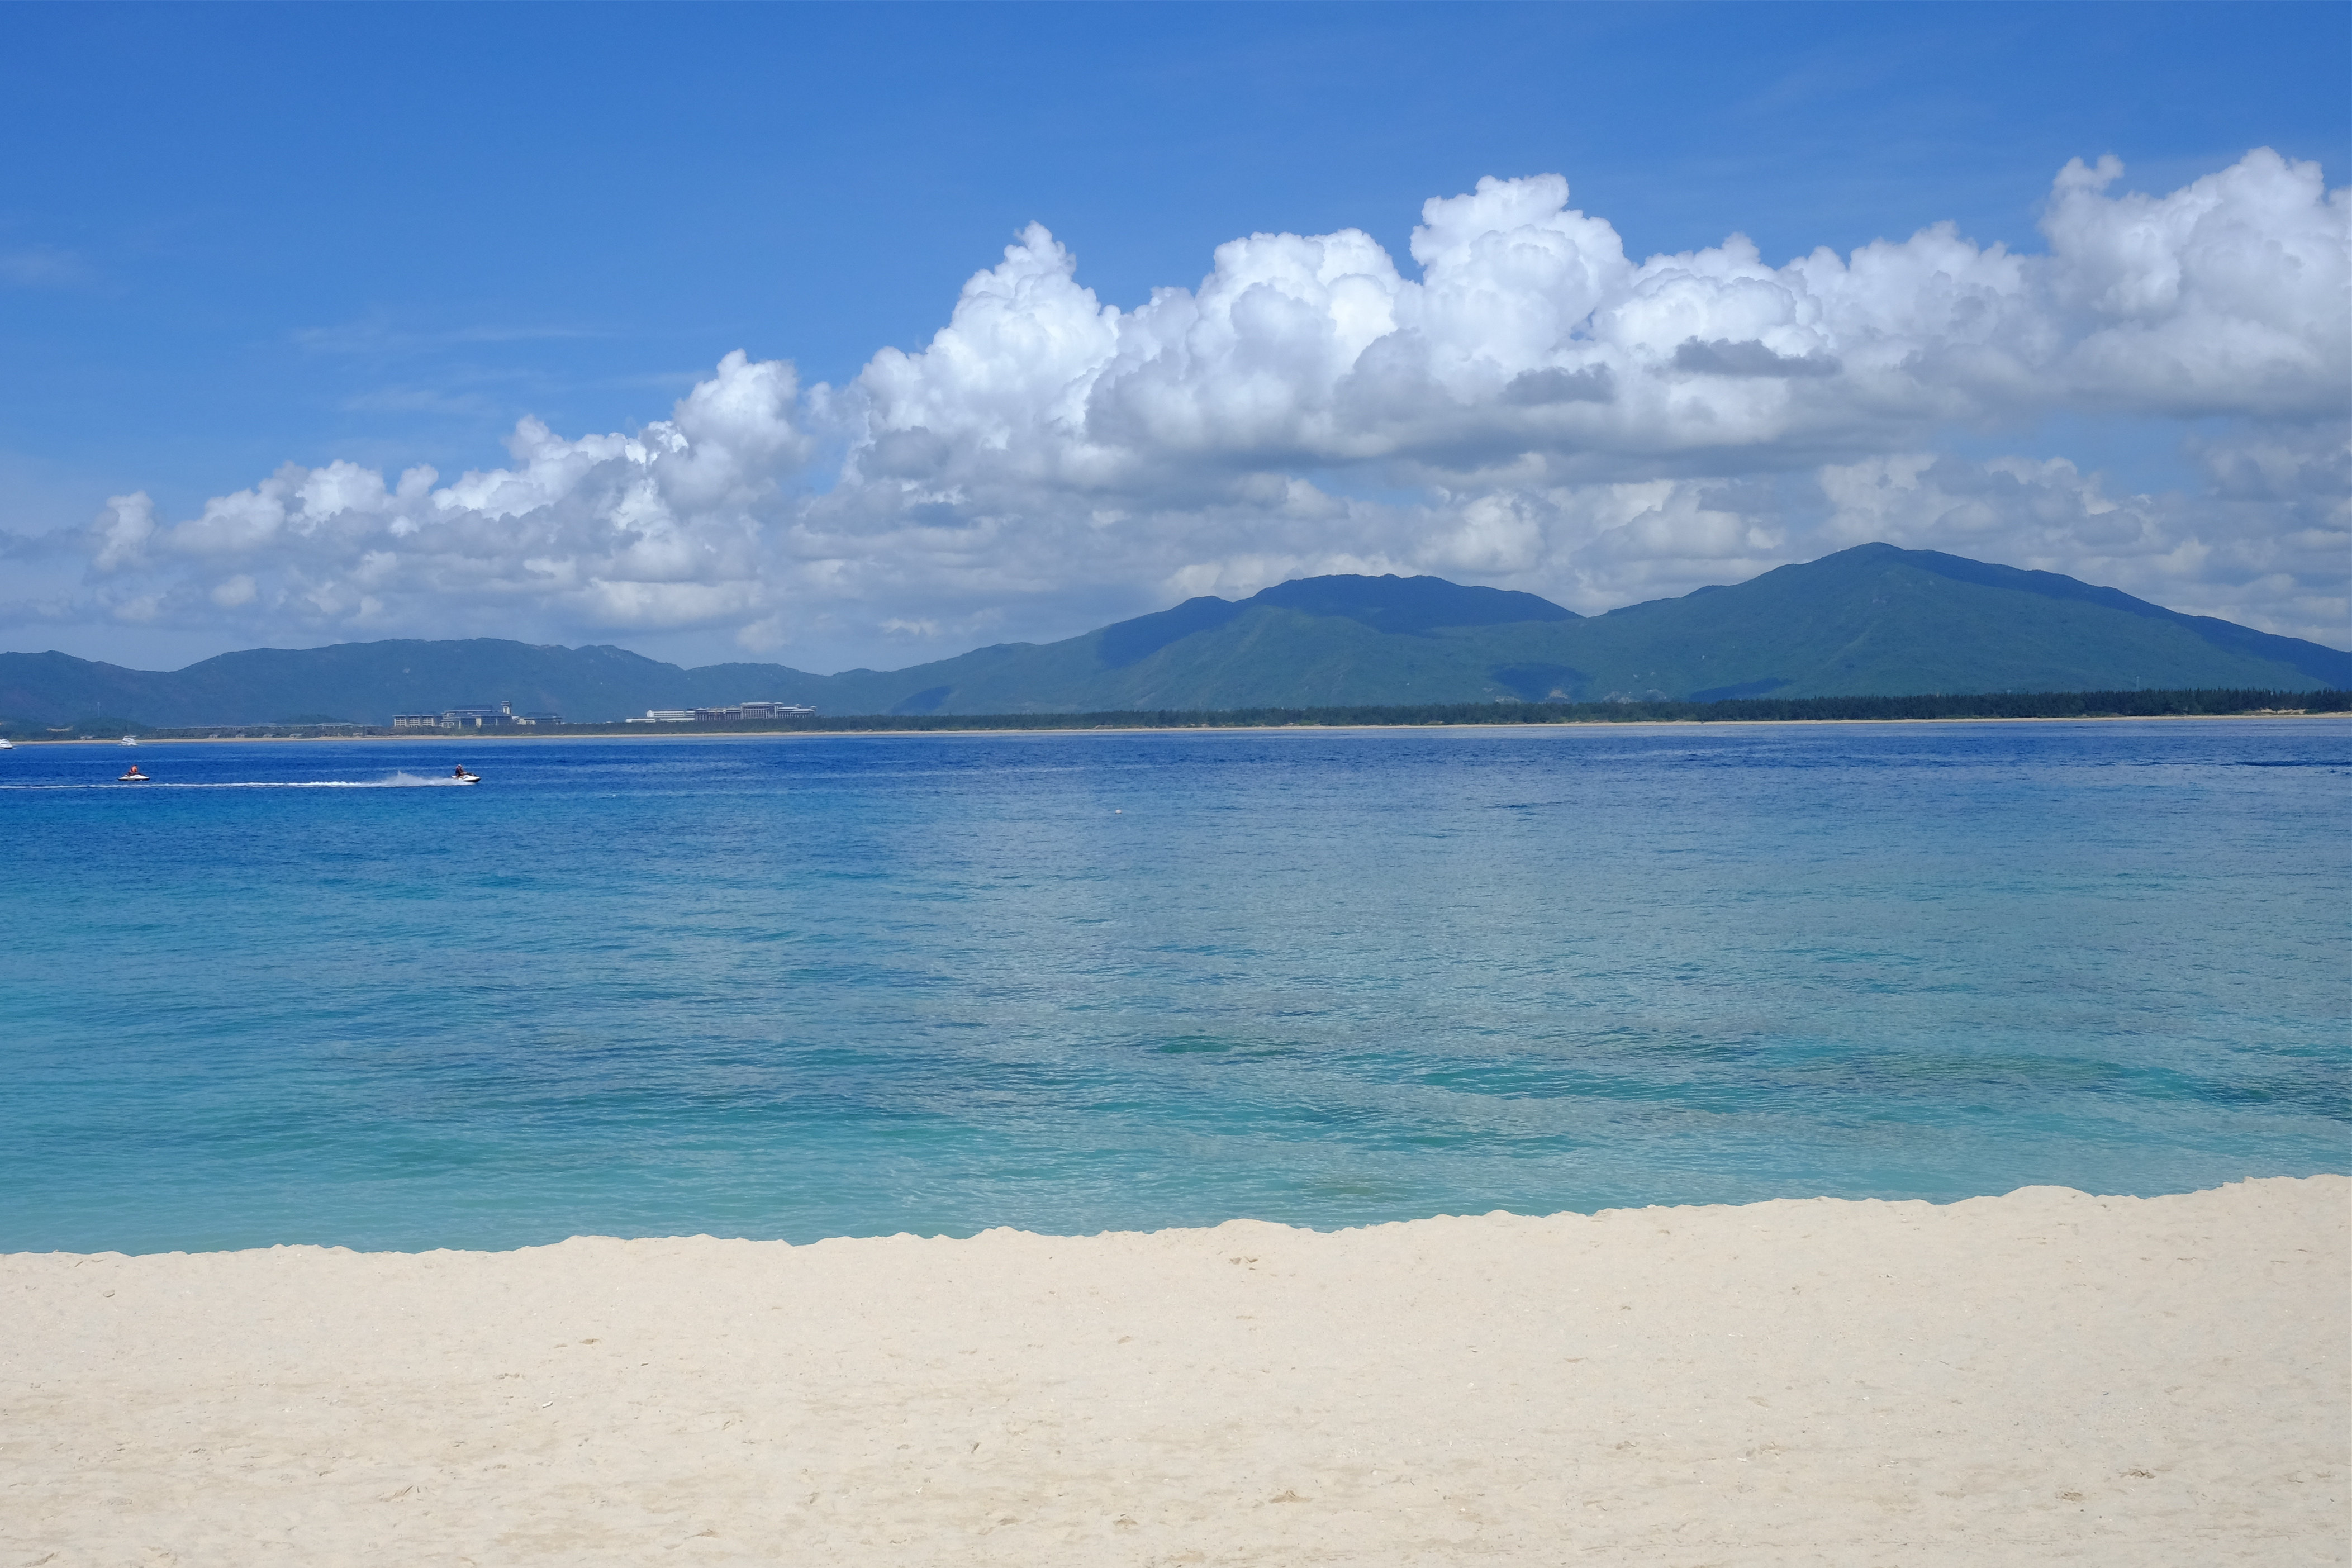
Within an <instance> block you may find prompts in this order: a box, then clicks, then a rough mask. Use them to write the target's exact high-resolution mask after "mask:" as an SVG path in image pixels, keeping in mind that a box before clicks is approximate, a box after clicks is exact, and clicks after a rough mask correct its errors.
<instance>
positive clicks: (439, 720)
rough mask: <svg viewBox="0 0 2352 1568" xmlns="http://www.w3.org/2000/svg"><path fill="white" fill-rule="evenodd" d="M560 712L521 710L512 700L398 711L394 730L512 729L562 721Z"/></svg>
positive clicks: (393, 723)
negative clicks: (429, 710)
mask: <svg viewBox="0 0 2352 1568" xmlns="http://www.w3.org/2000/svg"><path fill="white" fill-rule="evenodd" d="M562 722H563V715H562V714H561V713H518V712H516V711H515V710H514V705H513V704H512V703H510V702H501V703H499V705H498V706H497V707H495V708H489V707H479V708H445V709H443V710H441V711H440V712H438V713H395V714H394V715H393V716H392V727H393V728H394V730H512V729H521V728H526V727H530V726H536V725H540V724H561V723H562Z"/></svg>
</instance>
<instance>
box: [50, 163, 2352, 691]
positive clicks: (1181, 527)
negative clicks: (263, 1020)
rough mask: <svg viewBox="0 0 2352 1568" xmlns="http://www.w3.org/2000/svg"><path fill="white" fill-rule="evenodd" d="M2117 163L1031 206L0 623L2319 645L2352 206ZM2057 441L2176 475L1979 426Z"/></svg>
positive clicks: (2337, 512)
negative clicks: (1197, 235)
mask: <svg viewBox="0 0 2352 1568" xmlns="http://www.w3.org/2000/svg"><path fill="white" fill-rule="evenodd" d="M2123 173H2124V171H2123V168H2122V166H2121V165H2120V164H2119V163H2116V161H2115V160H2114V159H2112V158H2108V159H2102V160H2100V161H2099V162H2098V163H2096V164H2095V165H2086V164H2084V163H2082V162H2080V161H2077V162H2074V163H2069V164H2068V165H2067V166H2066V168H2065V169H2063V171H2061V172H2060V174H2058V176H2057V178H2056V181H2055V183H2054V184H2053V188H2052V190H2051V193H2050V195H2049V200H2048V203H2047V205H2046V208H2045V212H2044V216H2043V219H2042V233H2043V236H2044V237H2045V239H2046V241H2047V246H2048V248H2047V251H2046V253H2043V254H2039V255H2024V254H2013V253H2011V252H2009V251H2007V250H2005V249H2004V248H2002V247H2000V246H1992V247H1979V246H1978V245H1976V244H1974V243H1972V242H1970V241H1969V240H1968V239H1967V238H1965V237H1962V236H1960V235H1959V234H1958V233H1957V232H1956V231H1955V230H1954V229H1953V228H1952V226H1949V225H1938V226H1933V227H1930V228H1927V229H1924V230H1922V231H1921V232H1919V233H1917V234H1915V235H1913V236H1911V237H1909V238H1907V239H1905V240H1902V241H1900V242H1894V241H1880V242H1877V243H1874V244H1872V245H1869V246H1865V247H1862V248H1860V249H1858V250H1856V251H1854V252H1853V253H1852V254H1851V255H1847V256H1843V257H1841V256H1838V255H1835V254H1833V253H1832V252H1830V251H1828V250H1826V249H1823V250H1816V251H1814V252H1813V253H1812V254H1811V255H1809V256H1804V257H1801V258H1797V259H1795V260H1792V261H1790V262H1788V263H1787V264H1786V265H1783V266H1780V267H1773V266H1770V265H1768V264H1767V263H1766V262H1765V261H1764V260H1763V259H1762V258H1760V257H1759V255H1758V254H1757V252H1756V249H1755V247H1753V246H1752V245H1750V244H1749V243H1748V241H1747V240H1746V239H1745V238H1744V237H1739V236H1737V235H1735V236H1733V237H1730V238H1729V239H1727V240H1726V241H1725V242H1724V243H1723V244H1722V245H1720V246H1717V247H1714V248H1712V249H1708V250H1702V251H1696V252H1691V253H1685V254H1680V255H1672V256H1654V257H1651V258H1647V259H1645V260H1641V261H1635V260H1633V259H1632V258H1629V257H1627V256H1626V254H1625V251H1624V247H1623V245H1622V242H1621V240H1620V238H1619V237H1618V235H1617V232H1616V231H1615V229H1613V228H1612V226H1610V225H1609V224H1608V223H1607V222H1606V221H1605V220H1603V219H1601V218H1600V217H1597V216H1591V215H1589V214H1586V213H1583V212H1580V211H1578V210H1576V209H1575V208H1574V207H1572V206H1571V205H1570V189H1569V185H1568V184H1567V182H1566V181H1565V180H1564V179H1562V178H1560V177H1559V176H1558V175H1552V174H1544V175H1538V176H1534V177H1531V178H1526V179H1514V180H1500V179H1486V180H1481V181H1480V182H1479V183H1478V186H1477V188H1476V190H1475V191H1473V192H1471V193H1469V194H1466V195H1457V196H1452V197H1444V198H1438V199H1433V200H1431V201H1430V202H1428V203H1427V204H1425V205H1423V209H1422V215H1421V216H1422V221H1421V225H1420V226H1419V227H1417V228H1416V229H1415V230H1414V231H1413V234H1412V246H1411V259H1412V268H1411V269H1410V270H1408V269H1406V268H1400V266H1399V265H1398V262H1397V260H1396V258H1393V257H1391V255H1389V254H1388V253H1387V252H1386V251H1385V250H1383V249H1382V248H1381V247H1380V246H1379V245H1377V244H1376V243H1374V242H1373V240H1372V239H1371V238H1370V237H1368V236H1366V235H1364V234H1362V233H1360V232H1358V231H1355V230H1343V231H1341V232H1339V233H1337V234H1328V235H1316V236H1302V235H1293V234H1256V235H1252V236H1250V237H1247V238H1244V239H1235V240H1233V241H1231V242H1229V243H1227V244H1225V245H1223V246H1221V247H1218V248H1217V250H1216V252H1215V255H1214V258H1213V267H1212V268H1211V270H1210V272H1209V274H1208V275H1207V276H1206V277H1205V278H1203V279H1201V281H1200V282H1199V283H1198V285H1197V286H1195V287H1193V288H1192V289H1181V288H1169V289H1160V290H1158V291H1156V292H1155V293H1154V294H1153V295H1152V297H1151V298H1150V300H1148V301H1146V302H1145V303H1143V304H1141V305H1139V306H1138V307H1136V308H1135V309H1133V310H1121V309H1119V308H1118V307H1116V306H1112V305H1107V304H1105V303H1103V302H1102V301H1101V300H1098V299H1097V297H1096V296H1095V294H1094V293H1093V292H1092V291H1091V290H1090V289H1087V288H1086V287H1085V286H1084V285H1083V283H1082V282H1081V281H1080V280H1079V276H1078V268H1077V263H1076V258H1075V257H1073V256H1072V255H1071V254H1070V253H1069V252H1068V251H1067V250H1066V248H1065V247H1063V246H1062V245H1061V244H1060V243H1059V242H1057V241H1056V240H1055V238H1054V237H1053V236H1052V235H1051V234H1050V233H1049V232H1047V231H1046V230H1045V228H1044V227H1042V226H1034V225H1033V226H1031V227H1030V228H1029V229H1027V230H1026V231H1025V232H1024V234H1023V235H1021V236H1020V237H1019V239H1018V241H1017V242H1016V243H1015V244H1013V246H1011V247H1008V248H1007V249H1006V251H1005V252H1004V258H1003V261H1002V262H1001V263H1000V264H999V265H997V266H995V267H993V268H989V269H988V270H986V271H983V272H981V273H979V274H977V275H976V276H974V277H973V278H972V279H971V281H970V282H968V283H967V284H966V285H965V286H964V289H963V291H962V294H961V297H960V298H959V299H958V300H957V301H956V303H955V305H954V308H953V310H952V312H951V314H950V318H949V320H948V322H947V324H946V325H945V326H944V327H942V328H941V329H940V331H939V332H938V333H937V335H936V336H934V337H933V338H932V340H931V341H930V342H929V344H928V345H926V346H925V347H923V348H922V349H921V350H919V352H914V353H904V352H901V351H899V350H898V349H884V350H882V351H881V352H880V353H877V354H876V355H875V356H874V358H873V359H872V361H871V362H869V363H867V365H866V367H865V369H864V370H863V372H862V373H861V374H859V375H858V376H856V378H855V380H854V381H852V382H851V383H850V384H848V385H845V386H841V387H833V386H827V385H823V384H820V385H816V386H814V387H810V388H806V389H803V388H802V387H801V386H800V385H799V384H798V380H797V377H796V375H795V374H794V372H793V367H792V366H791V365H790V364H788V363H783V362H782V361H767V362H755V361H752V360H751V359H750V358H749V357H748V356H747V355H746V354H745V353H741V352H737V353H730V354H729V355H728V356H727V357H726V358H725V359H724V360H722V361H721V362H720V363H719V366H718V368H717V370H716V371H715V372H714V373H713V374H712V375H711V376H710V377H709V379H708V380H706V381H704V382H702V383H701V384H698V386H696V387H695V389H694V391H693V392H692V393H691V394H690V395H688V396H687V397H686V398H685V399H683V400H682V401H680V402H679V403H678V404H677V406H676V408H675V409H674V410H673V411H672V412H671V414H670V416H669V417H668V418H667V419H665V420H660V421H657V422H656V423H652V424H649V425H647V426H645V427H644V428H642V429H640V430H637V431H635V432H634V433H631V434H613V435H592V436H585V437H579V438H576V439H572V438H566V437H561V436H558V435H557V434H555V433H554V432H552V431H551V430H549V429H548V428H547V427H546V426H543V425H541V424H540V423H539V422H538V421H536V420H532V419H526V420H524V421H523V422H522V423H521V424H520V426H517V428H516V430H515V432H514V434H513V436H512V437H510V438H509V442H508V447H509V453H510V454H511V458H510V463H509V466H507V467H504V468H493V469H488V470H484V471H469V472H467V473H465V474H463V475H460V476H458V477H457V478H456V479H451V480H449V481H448V482H446V483H444V482H443V480H442V478H441V476H440V475H438V474H436V473H435V472H434V471H433V470H432V469H430V468H411V469H409V470H407V471H406V472H404V473H401V474H398V475H397V476H393V477H387V475H386V474H385V473H383V472H380V471H377V470H374V469H371V468H362V467H358V466H355V465H353V464H350V463H346V462H340V461H339V462H332V463H329V464H328V465H326V466H325V467H322V468H302V467H299V466H297V465H292V464H289V465H288V466H287V467H285V468H281V469H280V470H279V471H278V473H276V474H274V475H272V476H270V477H269V478H268V479H264V480H262V481H261V482H260V483H258V484H257V485H255V486H254V487H253V488H251V489H246V490H240V491H238V492H237V493H236V494H234V495H228V496H223V497H219V498H216V499H215V500H212V501H210V502H208V503H207V504H206V505H205V507H204V509H203V510H202V511H201V512H200V513H199V514H198V515H196V516H194V517H188V518H183V519H178V520H168V521H167V520H164V519H161V518H159V517H157V516H156V515H155V509H154V508H153V506H152V503H151V502H150V501H149V500H148V499H147V497H146V495H145V494H144V493H138V494H132V495H127V496H121V497H117V498H115V499H113V500H111V501H110V503H109V505H108V507H107V509H106V510H104V511H103V512H102V513H101V514H100V516H99V518H98V519H97V520H96V521H94V522H93V524H92V525H91V526H90V528H89V530H88V531H87V532H86V533H85V534H82V535H80V536H79V537H78V538H77V539H76V540H75V541H74V542H73V543H74V548H75V549H76V550H77V551H78V552H80V553H81V554H83V555H85V556H86V557H87V575H86V579H85V581H84V582H83V583H82V584H81V585H79V587H78V588H76V589H75V590H73V591H72V592H71V593H69V594H65V595H59V596H58V597H57V598H56V599H55V600H54V601H53V602H49V603H44V604H34V603H31V602H29V601H20V602H19V603H18V604H17V605H13V606H10V607H9V618H11V619H14V620H16V621H17V622H18V623H19V624H22V623H23V622H25V621H26V620H27V619H29V618H34V617H37V616H49V617H52V618H54V617H56V616H62V615H74V616H90V615H103V616H111V617H114V618H116V619H118V620H125V621H142V620H143V621H147V622H161V623H168V624H174V625H187V626H216V627H218V628H219V630H220V633H221V638H222V642H223V646H232V645H235V644H236V643H238V642H240V641H242V642H257V641H261V640H265V639H268V640H278V641H293V640H318V641H324V640H340V639H344V638H352V637H373V636H391V635H411V636H449V635H458V634H461V633H470V632H481V631H500V632H504V633H505V634H507V635H530V636H534V637H547V638H560V639H562V640H592V639H593V640H603V639H610V638H620V639H623V640H625V639H626V638H627V637H629V636H630V635H631V634H633V633H634V634H646V633H667V634H676V633H678V632H680V631H697V632H699V633H701V634H703V635H704V636H705V637H707V638H708V639H709V642H710V645H711V646H712V647H713V648H714V649H715V648H716V647H718V645H719V644H720V643H722V642H723V643H726V644H728V645H729V646H731V647H736V648H740V649H742V650H747V651H750V652H754V653H757V654H760V655H761V656H763V657H765V656H780V657H787V658H790V659H791V661H792V662H795V663H802V664H806V665H809V666H811V667H812V668H833V667H835V665H837V664H841V663H846V662H875V663H905V662H911V661H912V660H914V659H917V658H928V657H935V656H937V655H939V654H942V653H947V652H953V651H958V650H960V649H961V647H967V646H970V645H971V644H972V643H974V642H982V641H997V640H1004V639H1005V638H1007V637H1015V636H1018V637H1054V636H1066V635H1069V634H1071V633H1073V632H1076V631H1078V630H1081V629H1084V628H1085V627H1086V626H1090V625H1094V624H1097V623H1098V622H1099V621H1101V620H1104V619H1108V618H1111V617H1113V616H1120V615H1127V614H1133V613H1137V612H1139V611H1142V610H1146V609H1152V608H1157V607H1160V606H1162V605H1166V604H1169V603H1171V602H1173V601H1174V600H1176V599H1179V598H1181V597H1184V596H1186V595H1192V594H1198V593H1222V594H1228V595H1231V594H1236V593H1246V592H1251V591H1254V590H1255V589H1256V588H1259V587H1262V586H1265V584H1269V583H1273V582H1276V581H1279V580H1281V579H1283V578H1285V577H1290V576H1297V575H1300V574H1307V573H1313V572H1328V571H1367V572H1381V571H1396V572H1433V573H1436V574H1441V575H1444V576H1449V577H1453V578H1454V579H1456V580H1460V581H1467V582H1476V583H1486V584H1495V585H1497V586H1503V587H1512V588H1522V589H1527V590H1530V591H1532V592H1536V593H1539V594H1543V595H1546V596H1548V597H1551V598H1554V599H1557V600H1559V601H1560V602H1562V603H1564V604H1567V605H1570V606H1571V607H1573V608H1576V609H1579V610H1583V611H1588V612H1590V611H1597V610H1601V609H1604V608H1608V607H1610V606H1612V605H1619V604H1623V603H1628V602H1631V601H1633V600H1637V599H1642V598H1649V597H1655V596H1658V595H1664V594H1672V593H1680V592H1684V591H1686V590H1687V589H1689V588H1691V587H1694V586H1696V585H1698V584H1702V583H1708V582H1727V581H1737V580H1738V579H1740V578H1743V577H1746V576H1748V575H1751V574H1754V573H1756V572H1759V571H1761V570H1764V569H1767V568H1769V567H1770V566H1774V565H1778V564H1780V563H1786V562H1789V561H1794V560H1804V559H1810V558H1811V557H1812V556H1815V555H1819V554H1822V553H1824V552H1827V551H1829V550H1833V549H1837V548H1842V547H1843V546H1844V545H1847V544H1851V543H1857V542H1864V541H1867V540H1872V539H1884V540H1888V541H1891V542H1895V543H1899V544H1907V545H1918V546H1927V547H1932V548H1937V549H1944V550H1950V551H1953V552H1958V553H1962V554H1969V555H1974V556H1977V557H1979V558H1984V559H1990V560H1996V561H2002V562H2007V563H2011V564H2015V565H2021V566H2035V567H2043V568H2048V569H2052V570H2056V571H2062V572H2066V573H2070V574H2074V575H2076V576H2081V577H2085V578H2088V579H2090V580H2092V581H2095V582H2100V583H2105V584H2114V585H2116V586H2119V587H2123V588H2126V589H2127V590H2129V591H2131V592H2133V593H2137V594H2140V595H2144V596H2146V597H2149V598H2152V599H2155V600H2158V602H2161V603H2164V604H2168V605H2174V606H2176V607H2179V608H2182V609H2187V610H2191V611H2196V612H2201V613H2208V614H2217V615H2223V616H2230V617H2231V618H2233V619H2237V620H2242V621H2244V622H2247V623H2248V624H2251V625H2254V626H2262V627H2264V628H2266V629H2270V630H2275V631H2283V632H2288V633H2291V634H2294V635H2299V636H2307V637H2318V638H2320V639H2321V640H2326V641H2332V642H2335V643H2336V644H2337V645H2338V646H2342V645H2343V644H2344V643H2345V642H2346V641H2347V624H2352V597H2348V596H2347V595H2352V581H2348V580H2352V195H2347V192H2346V191H2345V190H2343V189H2337V190H2335V191H2332V192H2331V191H2329V190H2328V189H2327V188H2326V184H2325V183H2324V180H2323V178H2322V174H2321V171H2320V169H2319V167H2318V165H2316V164H2314V163H2290V162H2288V161H2286V160H2284V159H2282V158H2280V157H2279V156H2278V155H2277V154H2275V153H2271V152H2269V151H2267V150H2261V151H2256V152H2253V153H2249V154H2248V155H2247V156H2246V157H2244V158H2243V159H2242V160H2241V161H2240V162H2238V163H2235V164H2233V165H2231V166H2230V167H2228V168H2226V169H2222V170H2220V171H2218V172H2216V173H2214V174H2208V175H2206V176H2205V177H2203V178H2201V179H2199V180H2197V181H2195V182H2193V183H2192V184H2188V185H2186V186H2184V187H2182V188H2181V189H2179V190H2177V191H2174V192H2171V193H2170V194H2168V195H2145V194H2140V193H2137V192H2132V191H2130V190H2128V189H2127V188H2126V187H2125V185H2124V184H2123ZM2070 421H2071V422H2074V425H2075V426H2081V425H2084V424H2085V423H2091V424H2096V425H2098V426H2100V427H2101V428H2105V429H2120V430H2122V431H2124V432H2126V434H2127V435H2128V436H2129V437H2130V438H2132V439H2136V440H2139V441H2141V442H2148V441H2154V442H2158V443H2160V444H2168V445H2172V446H2177V447H2179V451H2180V453H2181V457H2182V459H2183V461H2184V462H2185V463H2186V464H2187V465H2188V466H2189V469H2190V471H2191V472H2192V473H2193V474H2194V475H2195V479H2194V480H2193V482H2191V483H2189V484H2186V485H2184V486H2182V487H2180V488H2179V489H2170V490H2167V491H2164V492H2162V493H2155V494H2138V493H2131V492H2130V491H2128V490H2127V489H2123V488H2120V487H2118V486H2117V485H2116V484H2115V483H2113V482H2111V481H2110V480H2109V479H2107V478H2106V477H2105V476H2104V475H2103V474H2101V473H2099V472H2096V471H2086V470H2085V469H2084V468H2081V467H2078V466H2077V464H2076V463H2075V462H2073V461H2070V460H2068V459H2066V458H2063V457H2056V458H2053V457H2050V456H2047V455H2043V456H2025V455H2001V454H2003V453H2004V452H2005V451H2007V452H2020V453H2021V451H2022V449H2024V448H2025V447H2028V446H2029V445H2030V444H2032V443H2034V442H2035V441H2036V440H2037V432H2040V431H2042V430H2045V429H2049V428H2053V427H2056V428H2065V427H2069V426H2068V425H2067V422H2070ZM2053 422H2055V424H2054V425H2053Z"/></svg>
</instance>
